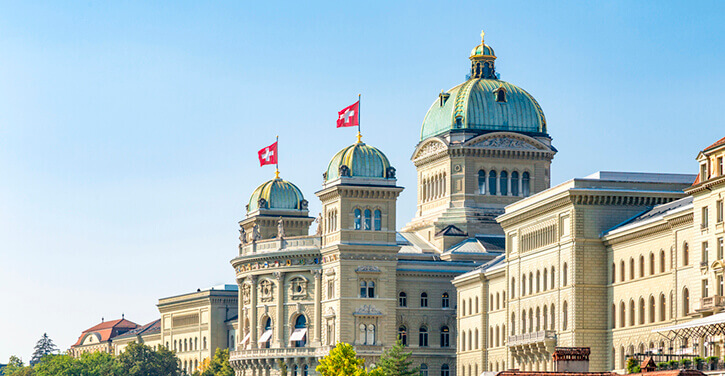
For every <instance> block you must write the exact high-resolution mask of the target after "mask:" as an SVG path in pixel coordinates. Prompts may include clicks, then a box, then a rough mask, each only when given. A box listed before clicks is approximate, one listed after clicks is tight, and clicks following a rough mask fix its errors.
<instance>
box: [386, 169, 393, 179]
mask: <svg viewBox="0 0 725 376" xmlns="http://www.w3.org/2000/svg"><path fill="white" fill-rule="evenodd" d="M385 177H386V178H388V179H395V167H388V168H387V170H385Z"/></svg>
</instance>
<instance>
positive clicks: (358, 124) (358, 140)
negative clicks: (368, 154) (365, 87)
mask: <svg viewBox="0 0 725 376" xmlns="http://www.w3.org/2000/svg"><path fill="white" fill-rule="evenodd" d="M360 96H361V94H358V95H357V142H361V141H360V139H361V138H362V134H361V133H360V105H361V104H360Z"/></svg>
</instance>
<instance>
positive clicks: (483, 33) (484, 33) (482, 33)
mask: <svg viewBox="0 0 725 376" xmlns="http://www.w3.org/2000/svg"><path fill="white" fill-rule="evenodd" d="M485 35H486V32H484V31H483V30H481V45H484V44H485V43H483V37H484V36H485Z"/></svg>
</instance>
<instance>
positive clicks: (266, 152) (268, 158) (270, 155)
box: [257, 142, 277, 166]
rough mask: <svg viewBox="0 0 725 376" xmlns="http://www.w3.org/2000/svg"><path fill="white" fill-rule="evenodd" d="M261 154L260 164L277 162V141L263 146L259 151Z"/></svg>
mask: <svg viewBox="0 0 725 376" xmlns="http://www.w3.org/2000/svg"><path fill="white" fill-rule="evenodd" d="M257 154H259V165H260V166H264V165H268V164H277V143H276V142H275V143H273V144H272V145H269V146H267V147H266V148H262V150H260V151H258V152H257Z"/></svg>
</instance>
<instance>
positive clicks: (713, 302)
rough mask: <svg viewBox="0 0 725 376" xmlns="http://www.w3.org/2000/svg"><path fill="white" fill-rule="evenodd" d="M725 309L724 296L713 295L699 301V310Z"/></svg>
mask: <svg viewBox="0 0 725 376" xmlns="http://www.w3.org/2000/svg"><path fill="white" fill-rule="evenodd" d="M715 307H725V296H720V295H715V296H708V297H706V298H702V299H700V309H712V308H715Z"/></svg>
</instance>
